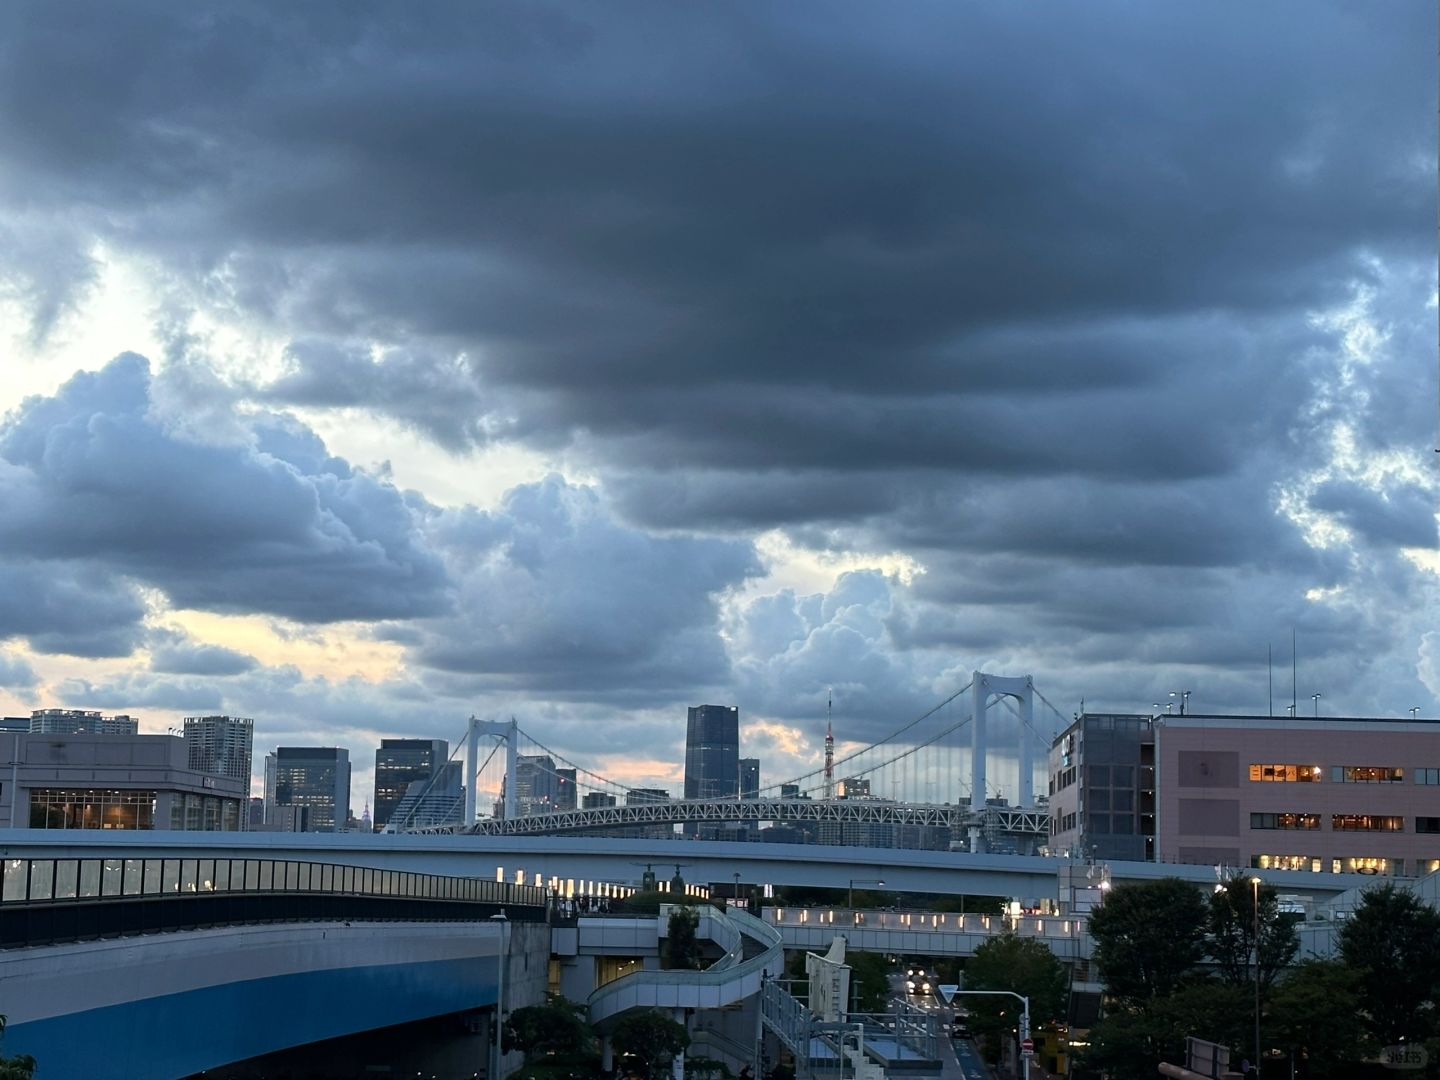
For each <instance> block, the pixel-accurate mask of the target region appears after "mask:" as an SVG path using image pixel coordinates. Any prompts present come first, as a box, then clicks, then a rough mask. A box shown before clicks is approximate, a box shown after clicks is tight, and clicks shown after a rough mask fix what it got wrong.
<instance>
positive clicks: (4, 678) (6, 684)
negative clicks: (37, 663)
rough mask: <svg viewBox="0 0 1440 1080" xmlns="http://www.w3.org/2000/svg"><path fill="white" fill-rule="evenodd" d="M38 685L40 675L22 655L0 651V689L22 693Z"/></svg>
mask: <svg viewBox="0 0 1440 1080" xmlns="http://www.w3.org/2000/svg"><path fill="white" fill-rule="evenodd" d="M39 685H40V677H39V676H38V675H36V674H35V669H34V668H33V667H31V666H30V665H29V664H28V663H27V662H26V661H25V659H24V658H23V657H19V656H15V655H14V654H13V653H8V652H0V689H4V690H13V691H20V692H21V693H23V692H25V691H27V690H33V689H34V688H35V687H37V686H39Z"/></svg>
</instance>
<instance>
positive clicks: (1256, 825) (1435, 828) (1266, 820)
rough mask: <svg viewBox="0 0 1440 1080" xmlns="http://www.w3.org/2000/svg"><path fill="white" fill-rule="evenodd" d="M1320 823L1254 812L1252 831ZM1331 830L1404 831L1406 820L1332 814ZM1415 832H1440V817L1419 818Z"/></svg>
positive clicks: (1313, 818)
mask: <svg viewBox="0 0 1440 1080" xmlns="http://www.w3.org/2000/svg"><path fill="white" fill-rule="evenodd" d="M1320 821H1321V815H1320V814H1299V813H1275V814H1271V813H1253V814H1251V815H1250V828H1252V829H1298V830H1303V831H1315V830H1318V829H1319V828H1320ZM1330 828H1332V829H1334V830H1335V831H1336V832H1404V831H1405V818H1404V817H1402V816H1400V815H1398V814H1331V815H1330ZM1415 831H1416V832H1417V833H1432V832H1440V817H1417V818H1416V819H1415Z"/></svg>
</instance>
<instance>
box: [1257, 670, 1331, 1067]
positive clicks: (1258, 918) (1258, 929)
mask: <svg viewBox="0 0 1440 1080" xmlns="http://www.w3.org/2000/svg"><path fill="white" fill-rule="evenodd" d="M1316 696H1317V697H1318V696H1319V695H1318V694H1317V695H1316ZM1250 884H1251V886H1252V887H1253V889H1254V896H1253V901H1254V902H1253V905H1252V909H1253V911H1254V914H1255V924H1254V933H1255V1075H1256V1076H1257V1077H1258V1076H1259V1075H1260V878H1259V877H1258V876H1257V877H1252V878H1251V879H1250Z"/></svg>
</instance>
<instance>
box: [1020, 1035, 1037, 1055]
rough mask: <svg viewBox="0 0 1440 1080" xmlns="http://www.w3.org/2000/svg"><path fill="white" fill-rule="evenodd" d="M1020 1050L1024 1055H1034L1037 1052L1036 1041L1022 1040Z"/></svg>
mask: <svg viewBox="0 0 1440 1080" xmlns="http://www.w3.org/2000/svg"><path fill="white" fill-rule="evenodd" d="M1020 1049H1021V1051H1022V1052H1023V1053H1026V1054H1033V1053H1034V1052H1035V1040H1034V1039H1021V1040H1020Z"/></svg>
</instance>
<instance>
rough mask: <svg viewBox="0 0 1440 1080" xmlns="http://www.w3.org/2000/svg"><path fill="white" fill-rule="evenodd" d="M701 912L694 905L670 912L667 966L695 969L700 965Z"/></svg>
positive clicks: (666, 950)
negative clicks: (699, 934)
mask: <svg viewBox="0 0 1440 1080" xmlns="http://www.w3.org/2000/svg"><path fill="white" fill-rule="evenodd" d="M699 929H700V914H699V912H697V911H696V910H695V909H694V908H692V907H682V908H676V909H675V910H674V911H672V912H670V921H669V923H668V925H667V926H666V929H665V966H666V967H667V968H681V969H684V970H687V971H693V970H694V969H696V968H698V967H699V966H700V939H699V938H698V937H697V936H696V932H697V931H698V930H699Z"/></svg>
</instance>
